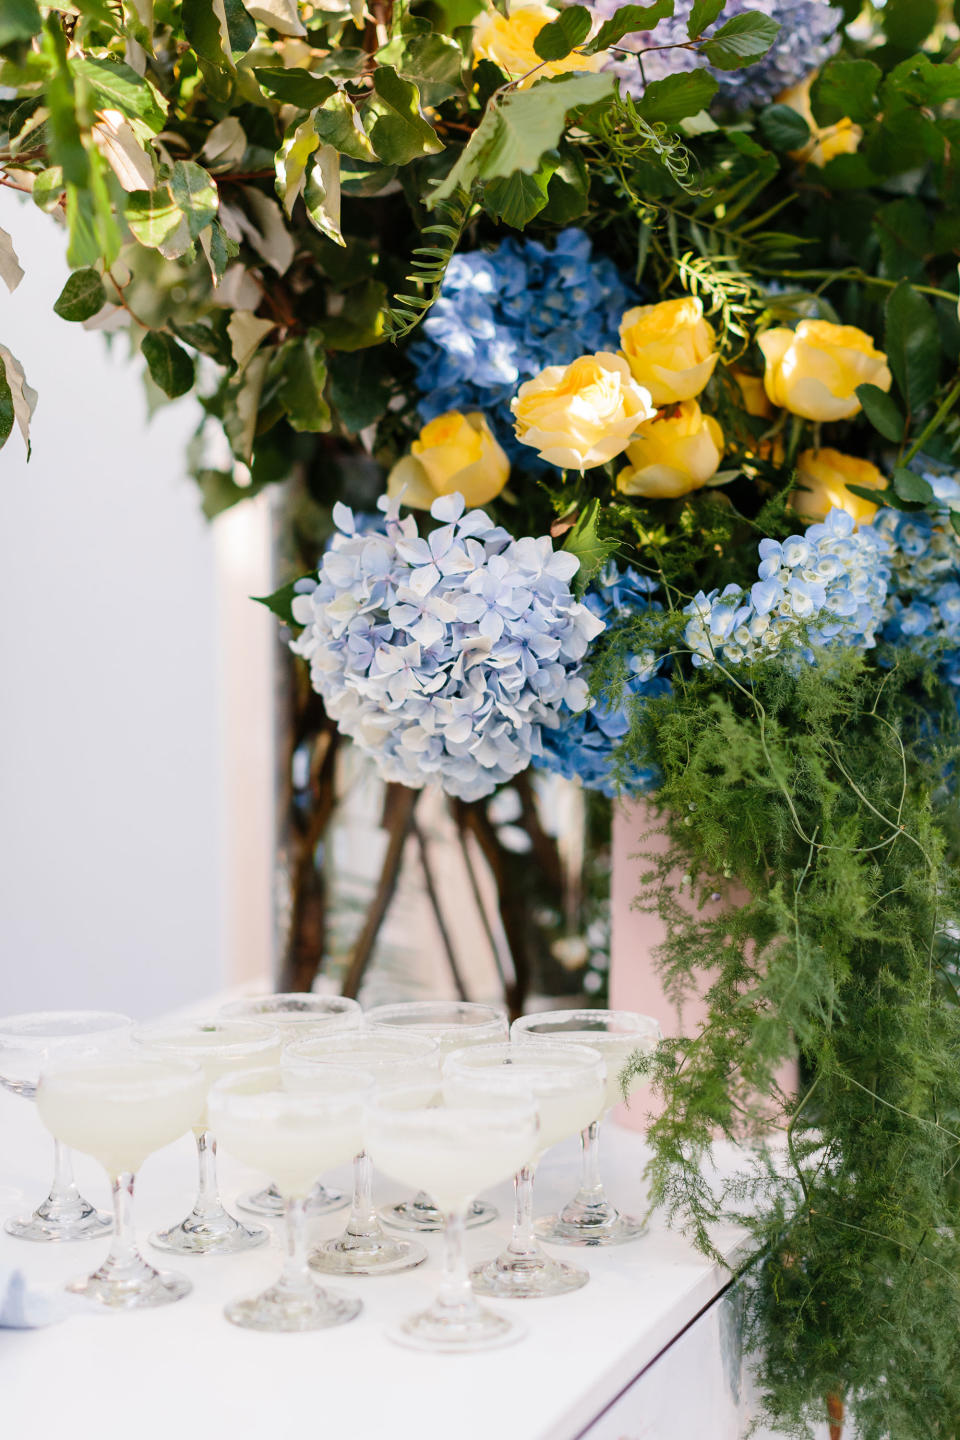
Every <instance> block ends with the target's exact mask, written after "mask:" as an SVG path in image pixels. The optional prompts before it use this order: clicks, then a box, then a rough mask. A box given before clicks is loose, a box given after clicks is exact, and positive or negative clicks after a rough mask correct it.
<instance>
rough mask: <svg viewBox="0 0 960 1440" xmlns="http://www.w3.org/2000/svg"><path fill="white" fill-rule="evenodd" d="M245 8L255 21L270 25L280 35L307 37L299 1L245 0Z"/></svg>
mask: <svg viewBox="0 0 960 1440" xmlns="http://www.w3.org/2000/svg"><path fill="white" fill-rule="evenodd" d="M244 6H245V8H246V10H247V11H248V13H249V14H250V15H252V16H253V18H254V19H255V20H260V21H262V23H263V24H264V25H269V27H270V29H271V30H276V31H277V33H278V34H279V35H293V36H295V37H298V38H299V37H300V36H303V35H306V33H307V32H306V28H305V27H304V24H303V21H302V20H301V19H300V10H299V6H298V4H297V0H244Z"/></svg>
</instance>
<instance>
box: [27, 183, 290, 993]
mask: <svg viewBox="0 0 960 1440" xmlns="http://www.w3.org/2000/svg"><path fill="white" fill-rule="evenodd" d="M0 226H2V227H3V228H4V229H5V230H7V231H9V232H10V233H11V235H12V236H13V239H14V242H15V245H16V248H17V251H18V253H19V256H20V261H21V264H22V265H23V267H24V269H25V270H26V278H25V279H24V280H23V281H22V282H21V284H20V287H19V288H18V290H17V291H16V292H15V293H14V294H13V295H12V296H8V295H7V293H6V290H5V289H3V287H2V286H0V341H2V343H4V344H6V345H7V346H8V347H9V348H10V349H11V350H12V352H13V353H14V355H16V356H17V357H18V359H19V360H20V361H21V363H22V364H23V366H24V368H25V370H26V375H27V379H28V380H29V382H30V383H31V384H32V385H33V386H34V387H35V388H36V389H37V390H39V392H40V400H39V404H38V407H37V411H36V415H35V417H34V426H33V458H32V459H31V461H30V463H29V464H27V463H26V460H25V455H24V449H23V445H22V443H21V440H20V437H19V435H18V434H16V433H15V434H14V435H12V436H11V438H10V440H9V441H8V442H7V445H6V447H5V448H4V450H3V451H2V452H0V597H2V599H0V1013H4V1012H7V1013H9V1012H11V1011H16V1010H24V1009H28V1008H40V1007H51V1008H60V1007H63V1006H83V1007H87V1006H116V1007H118V1008H120V1009H125V1010H129V1011H130V1012H131V1013H133V1014H135V1015H138V1016H146V1015H149V1014H152V1013H154V1012H156V1011H158V1010H160V1009H162V1008H164V1007H167V1006H172V1005H176V1004H182V1003H186V1002H188V1001H190V1000H191V999H194V998H196V997H198V996H200V995H203V994H205V993H209V992H211V991H213V990H214V989H215V988H216V987H217V986H218V985H219V984H220V983H221V981H222V980H223V979H224V978H225V976H226V973H227V968H228V960H229V957H228V956H227V954H226V953H225V952H226V950H227V948H228V947H227V944H226V942H225V938H224V937H225V935H226V934H227V933H228V930H229V929H230V928H231V927H230V926H229V925H228V923H227V921H228V917H227V916H226V913H225V907H224V905H223V903H222V897H223V876H222V874H221V870H222V868H223V866H222V861H221V856H222V855H223V853H224V848H223V843H222V841H223V833H222V832H223V830H224V828H225V826H224V824H223V822H222V819H221V815H222V811H223V808H224V807H223V794H224V787H223V784H222V777H221V773H220V764H221V755H222V747H221V745H220V744H219V741H218V725H219V719H220V716H219V713H218V688H219V687H218V653H219V651H218V644H217V618H216V617H217V578H216V573H215V543H214V536H213V533H212V530H211V527H210V526H208V524H207V523H206V521H205V520H204V519H203V517H202V515H201V513H200V509H199V505H198V501H197V497H196V494H195V492H194V490H193V488H192V486H191V483H190V481H189V479H188V478H187V476H186V474H185V468H184V463H183V450H184V445H185V442H186V439H187V437H188V435H189V434H190V432H191V430H192V429H193V425H194V421H195V409H194V405H193V403H192V402H191V401H189V400H186V401H180V402H178V403H177V404H176V405H174V406H172V407H170V408H167V409H164V410H162V411H160V412H159V414H157V415H156V416H155V417H154V419H153V420H152V422H151V423H150V424H149V426H148V425H147V421H146V407H145V401H144V395H143V389H142V384H141V380H140V374H139V369H140V367H139V363H136V364H130V363H129V362H128V361H127V359H126V355H125V351H126V342H125V340H124V339H123V337H118V340H117V341H116V342H115V343H114V348H113V353H112V354H110V353H108V351H107V346H106V342H105V341H104V339H103V338H102V337H101V336H99V335H95V334H89V333H87V332H86V331H84V330H83V329H82V327H81V326H79V325H75V324H74V325H71V324H67V323H66V322H64V321H62V320H60V319H59V318H58V317H57V316H55V315H54V314H53V313H52V308H51V307H52V305H53V302H54V300H55V299H56V297H57V294H58V293H59V290H60V288H61V286H62V284H63V281H64V279H65V277H66V274H67V268H66V265H65V262H64V259H63V252H64V243H65V242H64V237H63V232H62V231H61V230H60V229H59V228H58V227H57V226H56V225H55V224H54V223H53V221H52V220H51V219H50V217H49V216H46V215H43V214H41V212H40V211H39V210H37V209H36V208H35V207H34V206H33V205H32V204H31V203H30V202H29V201H27V202H25V203H24V202H21V201H20V200H19V199H17V198H16V197H15V196H13V195H11V193H10V192H9V191H0ZM248 593H249V592H248ZM256 608H258V607H253V606H251V607H250V609H251V611H252V610H254V609H256ZM257 634H258V635H261V636H262V629H261V630H259V631H257ZM232 928H233V929H236V926H235V925H233V927H232Z"/></svg>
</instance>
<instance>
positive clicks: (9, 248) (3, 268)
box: [0, 230, 23, 295]
mask: <svg viewBox="0 0 960 1440" xmlns="http://www.w3.org/2000/svg"><path fill="white" fill-rule="evenodd" d="M22 279H23V266H22V265H21V264H20V261H19V260H18V259H17V252H16V250H14V248H13V240H12V239H11V238H10V236H9V235H8V234H7V232H6V230H0V280H2V281H3V283H4V285H6V287H7V289H8V290H9V291H10V293H11V295H12V294H13V292H14V290H16V288H17V286H18V285H19V284H20V281H21V280H22Z"/></svg>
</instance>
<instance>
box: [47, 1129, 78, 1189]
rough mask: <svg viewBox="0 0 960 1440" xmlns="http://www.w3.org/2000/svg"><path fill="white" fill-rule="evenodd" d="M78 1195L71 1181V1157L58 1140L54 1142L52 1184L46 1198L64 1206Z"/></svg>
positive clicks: (72, 1180)
mask: <svg viewBox="0 0 960 1440" xmlns="http://www.w3.org/2000/svg"><path fill="white" fill-rule="evenodd" d="M79 1193H80V1192H79V1191H78V1190H77V1187H76V1185H75V1184H74V1179H73V1156H72V1155H71V1154H70V1151H69V1150H68V1149H67V1147H66V1145H61V1144H60V1141H59V1140H54V1142H53V1184H52V1185H51V1187H50V1195H49V1197H48V1198H49V1199H50V1200H55V1201H58V1202H59V1203H60V1204H64V1203H65V1202H66V1203H69V1202H70V1201H73V1200H77V1199H78V1198H79Z"/></svg>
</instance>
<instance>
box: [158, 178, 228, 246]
mask: <svg viewBox="0 0 960 1440" xmlns="http://www.w3.org/2000/svg"><path fill="white" fill-rule="evenodd" d="M170 194H171V195H172V196H173V198H174V200H175V201H176V203H177V205H178V206H179V208H180V212H181V214H182V215H184V216H185V217H186V221H187V226H188V228H189V230H190V238H191V240H196V238H197V236H198V235H199V234H200V231H201V230H206V228H207V226H208V225H209V224H210V222H211V220H215V219H216V218H217V211H218V210H219V208H220V200H219V197H218V195H217V186H216V182H215V181H214V179H213V177H212V176H211V175H210V173H209V171H207V170H204V168H203V166H202V165H198V164H197V163H196V161H194V160H178V161H177V162H176V164H175V165H174V167H173V174H172V175H171V177H170Z"/></svg>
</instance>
